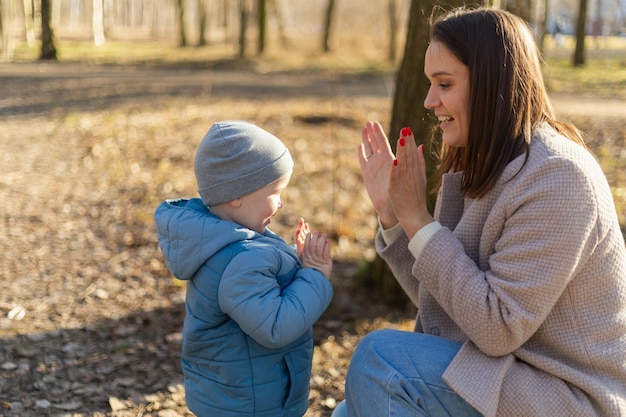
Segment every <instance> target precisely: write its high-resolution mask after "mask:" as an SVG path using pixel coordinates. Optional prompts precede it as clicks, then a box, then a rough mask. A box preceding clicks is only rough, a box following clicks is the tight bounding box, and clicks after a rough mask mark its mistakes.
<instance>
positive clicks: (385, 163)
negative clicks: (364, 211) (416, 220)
mask: <svg viewBox="0 0 626 417" xmlns="http://www.w3.org/2000/svg"><path fill="white" fill-rule="evenodd" d="M361 137H362V139H363V142H362V143H361V145H359V150H358V153H359V163H360V164H361V176H362V177H363V182H364V183H365V189H366V190H367V194H368V195H369V198H370V200H372V204H373V205H374V209H375V210H376V213H377V214H378V218H379V219H380V222H381V225H382V226H383V227H384V228H385V229H389V228H391V227H393V226H395V225H396V224H398V219H397V217H396V215H395V214H394V212H393V208H392V206H391V202H390V200H389V179H390V175H391V169H392V166H393V161H394V160H395V157H394V155H393V152H392V151H391V146H389V140H388V139H387V136H386V135H385V132H384V131H383V128H382V126H381V125H380V123H378V122H368V123H367V124H366V125H365V127H364V128H363V130H362V132H361Z"/></svg>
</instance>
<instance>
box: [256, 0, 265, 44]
mask: <svg viewBox="0 0 626 417" xmlns="http://www.w3.org/2000/svg"><path fill="white" fill-rule="evenodd" d="M257 9H258V10H257V13H258V19H259V20H258V23H259V38H258V40H257V42H258V43H257V53H258V54H262V53H263V51H265V37H266V26H267V25H266V24H267V1H266V0H258V2H257Z"/></svg>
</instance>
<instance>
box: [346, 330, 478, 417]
mask: <svg viewBox="0 0 626 417" xmlns="http://www.w3.org/2000/svg"><path fill="white" fill-rule="evenodd" d="M460 348H461V344H460V343H456V342H452V341H450V340H446V339H443V338H440V337H436V336H431V335H426V334H422V333H412V332H406V331H399V330H378V331H375V332H372V333H370V334H368V335H367V336H365V337H364V338H363V339H361V341H360V342H359V344H358V346H357V347H356V349H355V351H354V354H353V355H352V359H351V361H350V365H349V367H348V374H347V376H346V408H347V416H349V417H372V416H376V417H409V416H410V417H479V416H480V414H479V413H478V411H476V410H475V409H474V408H473V407H472V406H471V405H469V404H468V403H466V402H465V401H464V400H463V399H462V398H461V397H459V396H458V395H457V394H456V393H455V392H454V391H452V390H451V389H450V388H449V387H448V386H447V385H446V383H445V382H444V381H443V379H442V377H441V376H442V375H443V372H444V371H445V370H446V368H447V367H448V365H449V364H450V362H451V361H452V358H453V357H454V355H456V353H457V352H458V350H459V349H460ZM338 408H339V407H338ZM338 411H341V410H338ZM338 416H341V414H338Z"/></svg>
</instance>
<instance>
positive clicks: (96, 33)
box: [91, 0, 105, 46]
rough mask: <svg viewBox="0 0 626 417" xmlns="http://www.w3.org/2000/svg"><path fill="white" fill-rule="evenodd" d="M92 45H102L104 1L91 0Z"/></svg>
mask: <svg viewBox="0 0 626 417" xmlns="http://www.w3.org/2000/svg"><path fill="white" fill-rule="evenodd" d="M91 26H92V29H93V43H94V44H95V45H96V46H101V45H104V39H105V38H104V0H93V18H92V25H91Z"/></svg>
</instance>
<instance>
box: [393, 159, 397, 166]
mask: <svg viewBox="0 0 626 417" xmlns="http://www.w3.org/2000/svg"><path fill="white" fill-rule="evenodd" d="M396 165H398V160H397V159H394V160H393V166H394V167H395V166H396Z"/></svg>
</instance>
